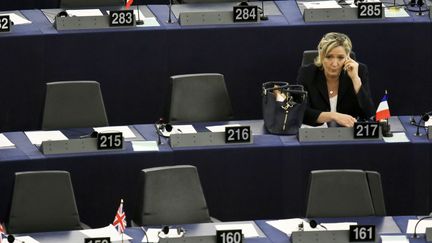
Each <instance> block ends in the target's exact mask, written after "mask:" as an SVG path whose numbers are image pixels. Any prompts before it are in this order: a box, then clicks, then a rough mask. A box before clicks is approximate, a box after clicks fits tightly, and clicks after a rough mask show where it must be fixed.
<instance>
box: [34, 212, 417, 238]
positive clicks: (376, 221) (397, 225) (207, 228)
mask: <svg viewBox="0 0 432 243" xmlns="http://www.w3.org/2000/svg"><path fill="white" fill-rule="evenodd" d="M410 219H418V218H417V217H415V216H394V217H390V216H388V217H361V218H338V219H331V220H329V219H318V220H319V222H320V223H336V222H357V223H358V224H360V225H375V226H376V232H377V236H378V239H379V240H378V242H381V237H380V236H381V235H405V234H406V225H407V223H408V220H410ZM266 221H267V220H256V221H254V222H253V221H248V222H221V223H206V224H192V225H182V226H181V227H182V228H184V229H185V230H186V236H203V235H214V234H215V233H216V231H215V225H219V224H236V223H252V224H253V225H254V227H255V229H256V230H257V232H258V234H259V235H260V236H259V237H254V238H246V239H245V242H246V243H270V242H271V243H286V242H289V240H290V237H289V236H288V235H286V234H285V233H282V232H281V231H279V230H278V229H276V228H273V227H272V226H270V225H269V224H267V223H266ZM173 227H174V226H173ZM125 233H126V234H127V235H129V236H131V237H132V240H131V241H130V242H133V243H137V242H141V240H142V239H143V237H144V232H143V230H142V229H141V228H138V227H132V228H127V229H126V231H125ZM29 235H30V236H31V237H33V238H34V239H36V240H38V241H39V242H41V243H51V242H52V243H54V242H62V243H69V242H71V243H72V242H83V238H85V235H84V234H82V233H81V232H80V231H64V232H45V233H33V234H29ZM407 237H408V239H409V240H410V242H426V241H425V239H424V235H420V237H419V238H418V239H413V238H412V235H407Z"/></svg>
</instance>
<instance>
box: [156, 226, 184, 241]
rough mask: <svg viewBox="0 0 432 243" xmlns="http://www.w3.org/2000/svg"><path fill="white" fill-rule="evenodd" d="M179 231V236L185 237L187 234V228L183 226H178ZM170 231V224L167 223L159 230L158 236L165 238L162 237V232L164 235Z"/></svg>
mask: <svg viewBox="0 0 432 243" xmlns="http://www.w3.org/2000/svg"><path fill="white" fill-rule="evenodd" d="M176 231H177V237H183V236H184V235H185V234H186V230H185V229H183V228H181V227H177V228H176ZM169 232H170V227H169V226H168V225H165V226H164V227H162V229H161V230H160V231H159V233H158V237H159V238H163V237H161V235H160V234H161V233H163V234H164V235H168V233H169Z"/></svg>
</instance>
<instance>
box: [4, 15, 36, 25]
mask: <svg viewBox="0 0 432 243" xmlns="http://www.w3.org/2000/svg"><path fill="white" fill-rule="evenodd" d="M3 15H9V18H10V20H11V21H12V22H13V23H14V25H20V24H31V21H30V20H28V19H26V18H23V17H22V16H19V15H18V14H16V13H1V14H0V16H3Z"/></svg>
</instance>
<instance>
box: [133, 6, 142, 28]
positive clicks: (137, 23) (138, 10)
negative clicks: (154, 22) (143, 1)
mask: <svg viewBox="0 0 432 243" xmlns="http://www.w3.org/2000/svg"><path fill="white" fill-rule="evenodd" d="M136 8H137V12H138V13H137V15H138V19H137V20H135V24H136V25H143V24H144V20H142V19H141V18H140V5H139V4H137V5H136Z"/></svg>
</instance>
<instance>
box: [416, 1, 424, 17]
mask: <svg viewBox="0 0 432 243" xmlns="http://www.w3.org/2000/svg"><path fill="white" fill-rule="evenodd" d="M423 5H424V2H423V0H417V6H418V8H419V12H418V14H417V15H418V16H423V11H422V9H421V8H422V6H423Z"/></svg>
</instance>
